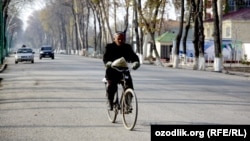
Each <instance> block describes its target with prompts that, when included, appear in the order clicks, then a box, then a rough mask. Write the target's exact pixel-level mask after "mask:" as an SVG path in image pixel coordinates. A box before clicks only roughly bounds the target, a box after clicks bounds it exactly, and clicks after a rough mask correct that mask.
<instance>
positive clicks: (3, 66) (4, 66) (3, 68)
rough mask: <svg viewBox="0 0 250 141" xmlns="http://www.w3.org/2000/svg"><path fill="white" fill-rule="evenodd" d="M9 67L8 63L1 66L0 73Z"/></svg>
mask: <svg viewBox="0 0 250 141" xmlns="http://www.w3.org/2000/svg"><path fill="white" fill-rule="evenodd" d="M7 66H8V64H7V63H3V64H2V65H0V73H2V72H3V71H4V70H5V69H6V68H7Z"/></svg>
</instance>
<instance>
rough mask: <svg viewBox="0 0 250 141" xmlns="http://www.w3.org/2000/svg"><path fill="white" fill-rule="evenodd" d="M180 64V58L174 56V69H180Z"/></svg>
mask: <svg viewBox="0 0 250 141" xmlns="http://www.w3.org/2000/svg"><path fill="white" fill-rule="evenodd" d="M178 64H179V56H178V55H176V54H174V55H173V68H178Z"/></svg>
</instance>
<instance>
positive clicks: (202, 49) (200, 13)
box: [198, 0, 206, 70]
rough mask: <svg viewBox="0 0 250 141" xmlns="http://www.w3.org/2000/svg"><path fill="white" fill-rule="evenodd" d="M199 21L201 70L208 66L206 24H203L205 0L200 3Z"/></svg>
mask: <svg viewBox="0 0 250 141" xmlns="http://www.w3.org/2000/svg"><path fill="white" fill-rule="evenodd" d="M198 16H199V17H198V22H199V42H198V46H199V63H198V64H199V65H198V69H199V70H205V68H206V62H205V56H204V39H205V35H204V26H203V1H202V0H201V1H200V3H199V15H198Z"/></svg>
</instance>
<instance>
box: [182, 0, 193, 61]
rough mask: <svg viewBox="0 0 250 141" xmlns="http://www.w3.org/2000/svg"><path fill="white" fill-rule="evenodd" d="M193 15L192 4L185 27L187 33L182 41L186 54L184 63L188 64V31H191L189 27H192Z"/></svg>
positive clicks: (184, 53)
mask: <svg viewBox="0 0 250 141" xmlns="http://www.w3.org/2000/svg"><path fill="white" fill-rule="evenodd" d="M191 15H192V5H190V7H189V15H188V20H187V24H186V27H185V33H184V36H183V41H182V45H183V55H184V64H186V62H187V37H188V32H189V28H190V25H191V24H190V23H191Z"/></svg>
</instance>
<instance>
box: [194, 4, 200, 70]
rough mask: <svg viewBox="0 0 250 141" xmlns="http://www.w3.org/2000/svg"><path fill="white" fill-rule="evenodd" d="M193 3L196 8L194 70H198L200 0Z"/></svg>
mask: <svg viewBox="0 0 250 141" xmlns="http://www.w3.org/2000/svg"><path fill="white" fill-rule="evenodd" d="M192 5H193V8H194V12H193V14H194V15H193V18H194V40H193V44H194V66H193V70H198V61H199V45H198V43H199V40H198V39H199V20H198V11H199V9H198V7H199V0H196V1H195V0H192Z"/></svg>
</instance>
